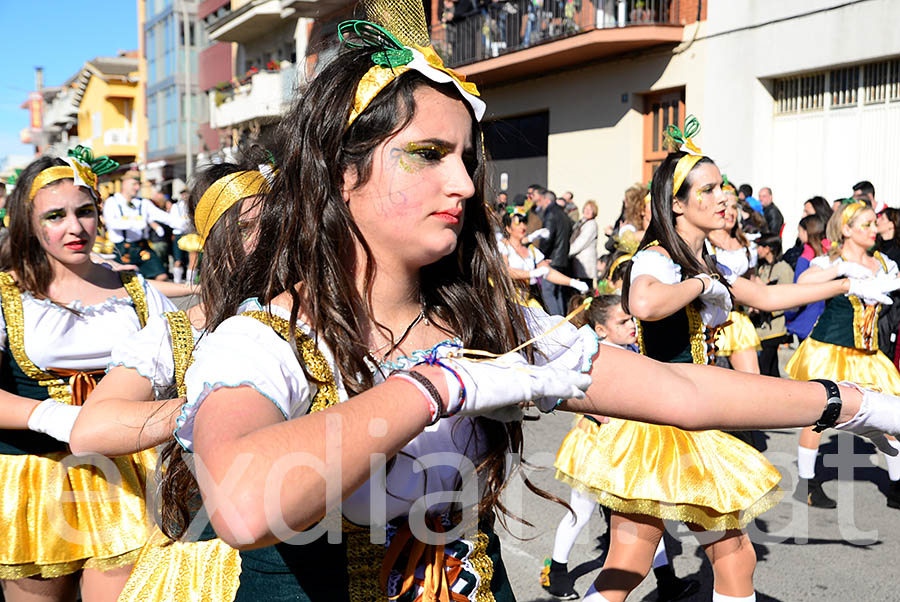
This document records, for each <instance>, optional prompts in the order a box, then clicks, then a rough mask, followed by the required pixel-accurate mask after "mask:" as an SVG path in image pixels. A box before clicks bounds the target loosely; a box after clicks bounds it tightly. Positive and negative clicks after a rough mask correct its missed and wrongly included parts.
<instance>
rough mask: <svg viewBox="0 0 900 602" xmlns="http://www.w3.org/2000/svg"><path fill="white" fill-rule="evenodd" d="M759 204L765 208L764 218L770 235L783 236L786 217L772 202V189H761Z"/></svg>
mask: <svg viewBox="0 0 900 602" xmlns="http://www.w3.org/2000/svg"><path fill="white" fill-rule="evenodd" d="M759 202H760V203H761V204H762V207H763V216H765V218H766V224H767V225H768V226H769V233H770V234H777V235H778V236H779V237H780V236H781V229H782V228H783V227H784V216H783V215H781V211H780V210H779V209H778V207H776V206H775V203H773V202H772V189H771V188H768V187H766V188H760V190H759Z"/></svg>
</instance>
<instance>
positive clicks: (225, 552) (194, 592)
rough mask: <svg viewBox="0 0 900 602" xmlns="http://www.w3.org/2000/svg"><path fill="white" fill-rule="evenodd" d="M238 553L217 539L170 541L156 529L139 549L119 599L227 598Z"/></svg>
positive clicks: (225, 601)
mask: <svg viewBox="0 0 900 602" xmlns="http://www.w3.org/2000/svg"><path fill="white" fill-rule="evenodd" d="M240 575H241V555H240V553H239V552H238V551H237V550H235V549H234V548H232V547H231V546H229V545H227V544H226V543H225V542H223V541H222V540H221V539H218V538H216V539H210V540H208V541H196V542H180V541H176V542H171V541H170V540H169V539H168V538H167V537H166V536H165V535H163V533H162V532H161V531H159V530H157V531H156V533H154V535H153V537H151V538H150V540H148V541H147V543H146V545H144V547H143V548H142V549H141V553H140V555H139V556H138V559H137V562H136V563H135V565H134V569H133V570H132V571H131V576H129V577H128V582H127V583H126V584H125V588H124V589H123V590H122V593H121V594H120V595H119V602H139V601H144V600H165V601H166V602H195V601H197V600H202V601H204V602H231V601H232V600H234V597H235V595H236V594H237V590H238V586H240Z"/></svg>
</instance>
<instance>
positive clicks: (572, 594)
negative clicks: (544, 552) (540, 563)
mask: <svg viewBox="0 0 900 602" xmlns="http://www.w3.org/2000/svg"><path fill="white" fill-rule="evenodd" d="M553 564H554V565H555V564H556V563H553ZM562 566H565V565H562ZM541 587H543V588H544V590H545V591H546V592H547V593H548V594H550V595H551V596H555V597H557V598H559V599H560V600H577V599H579V598H580V597H581V596H579V595H578V592H576V591H575V584H574V583H573V581H572V577H571V576H570V575H569V571H567V570H566V569H564V568H560V567H559V566H553V565H551V562H550V559H549V558H548V559H547V560H546V561H544V568H543V570H542V571H541Z"/></svg>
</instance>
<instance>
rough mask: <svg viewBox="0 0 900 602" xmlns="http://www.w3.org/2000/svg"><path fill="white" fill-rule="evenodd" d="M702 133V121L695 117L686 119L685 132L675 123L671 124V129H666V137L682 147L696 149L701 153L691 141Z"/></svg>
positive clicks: (689, 116)
mask: <svg viewBox="0 0 900 602" xmlns="http://www.w3.org/2000/svg"><path fill="white" fill-rule="evenodd" d="M699 133H700V121H699V120H698V119H697V118H696V117H694V116H693V115H688V116H687V117H685V119H684V131H682V130H681V128H679V127H678V126H677V125H675V124H674V123H672V124H669V127H667V128H666V135H667V136H668V137H669V138H671V139H672V140H674V141H675V142H677V143H678V144H680V145H684V146H687V147H688V148H691V149H692V150H693V149H696V150H697V152H698V153H699V152H700V149H698V148H697V147H696V146H694V143H693V142H692V141H691V138H693V137H694V136H696V135H697V134H699ZM692 147H693V148H692Z"/></svg>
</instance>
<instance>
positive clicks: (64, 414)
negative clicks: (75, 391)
mask: <svg viewBox="0 0 900 602" xmlns="http://www.w3.org/2000/svg"><path fill="white" fill-rule="evenodd" d="M80 411H81V406H70V405H69V404H67V403H61V402H59V401H56V400H55V399H45V400H44V401H42V402H41V403H39V404H37V405H36V406H35V407H34V409H33V410H32V411H31V416H29V417H28V428H29V429H30V430H32V431H35V432H38V433H45V434H47V435H50V436H51V437H53V438H54V439H56V440H57V441H62V442H63V443H68V442H69V437H70V435H71V434H72V427H73V426H74V425H75V419H76V418H78V413H79V412H80Z"/></svg>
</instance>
